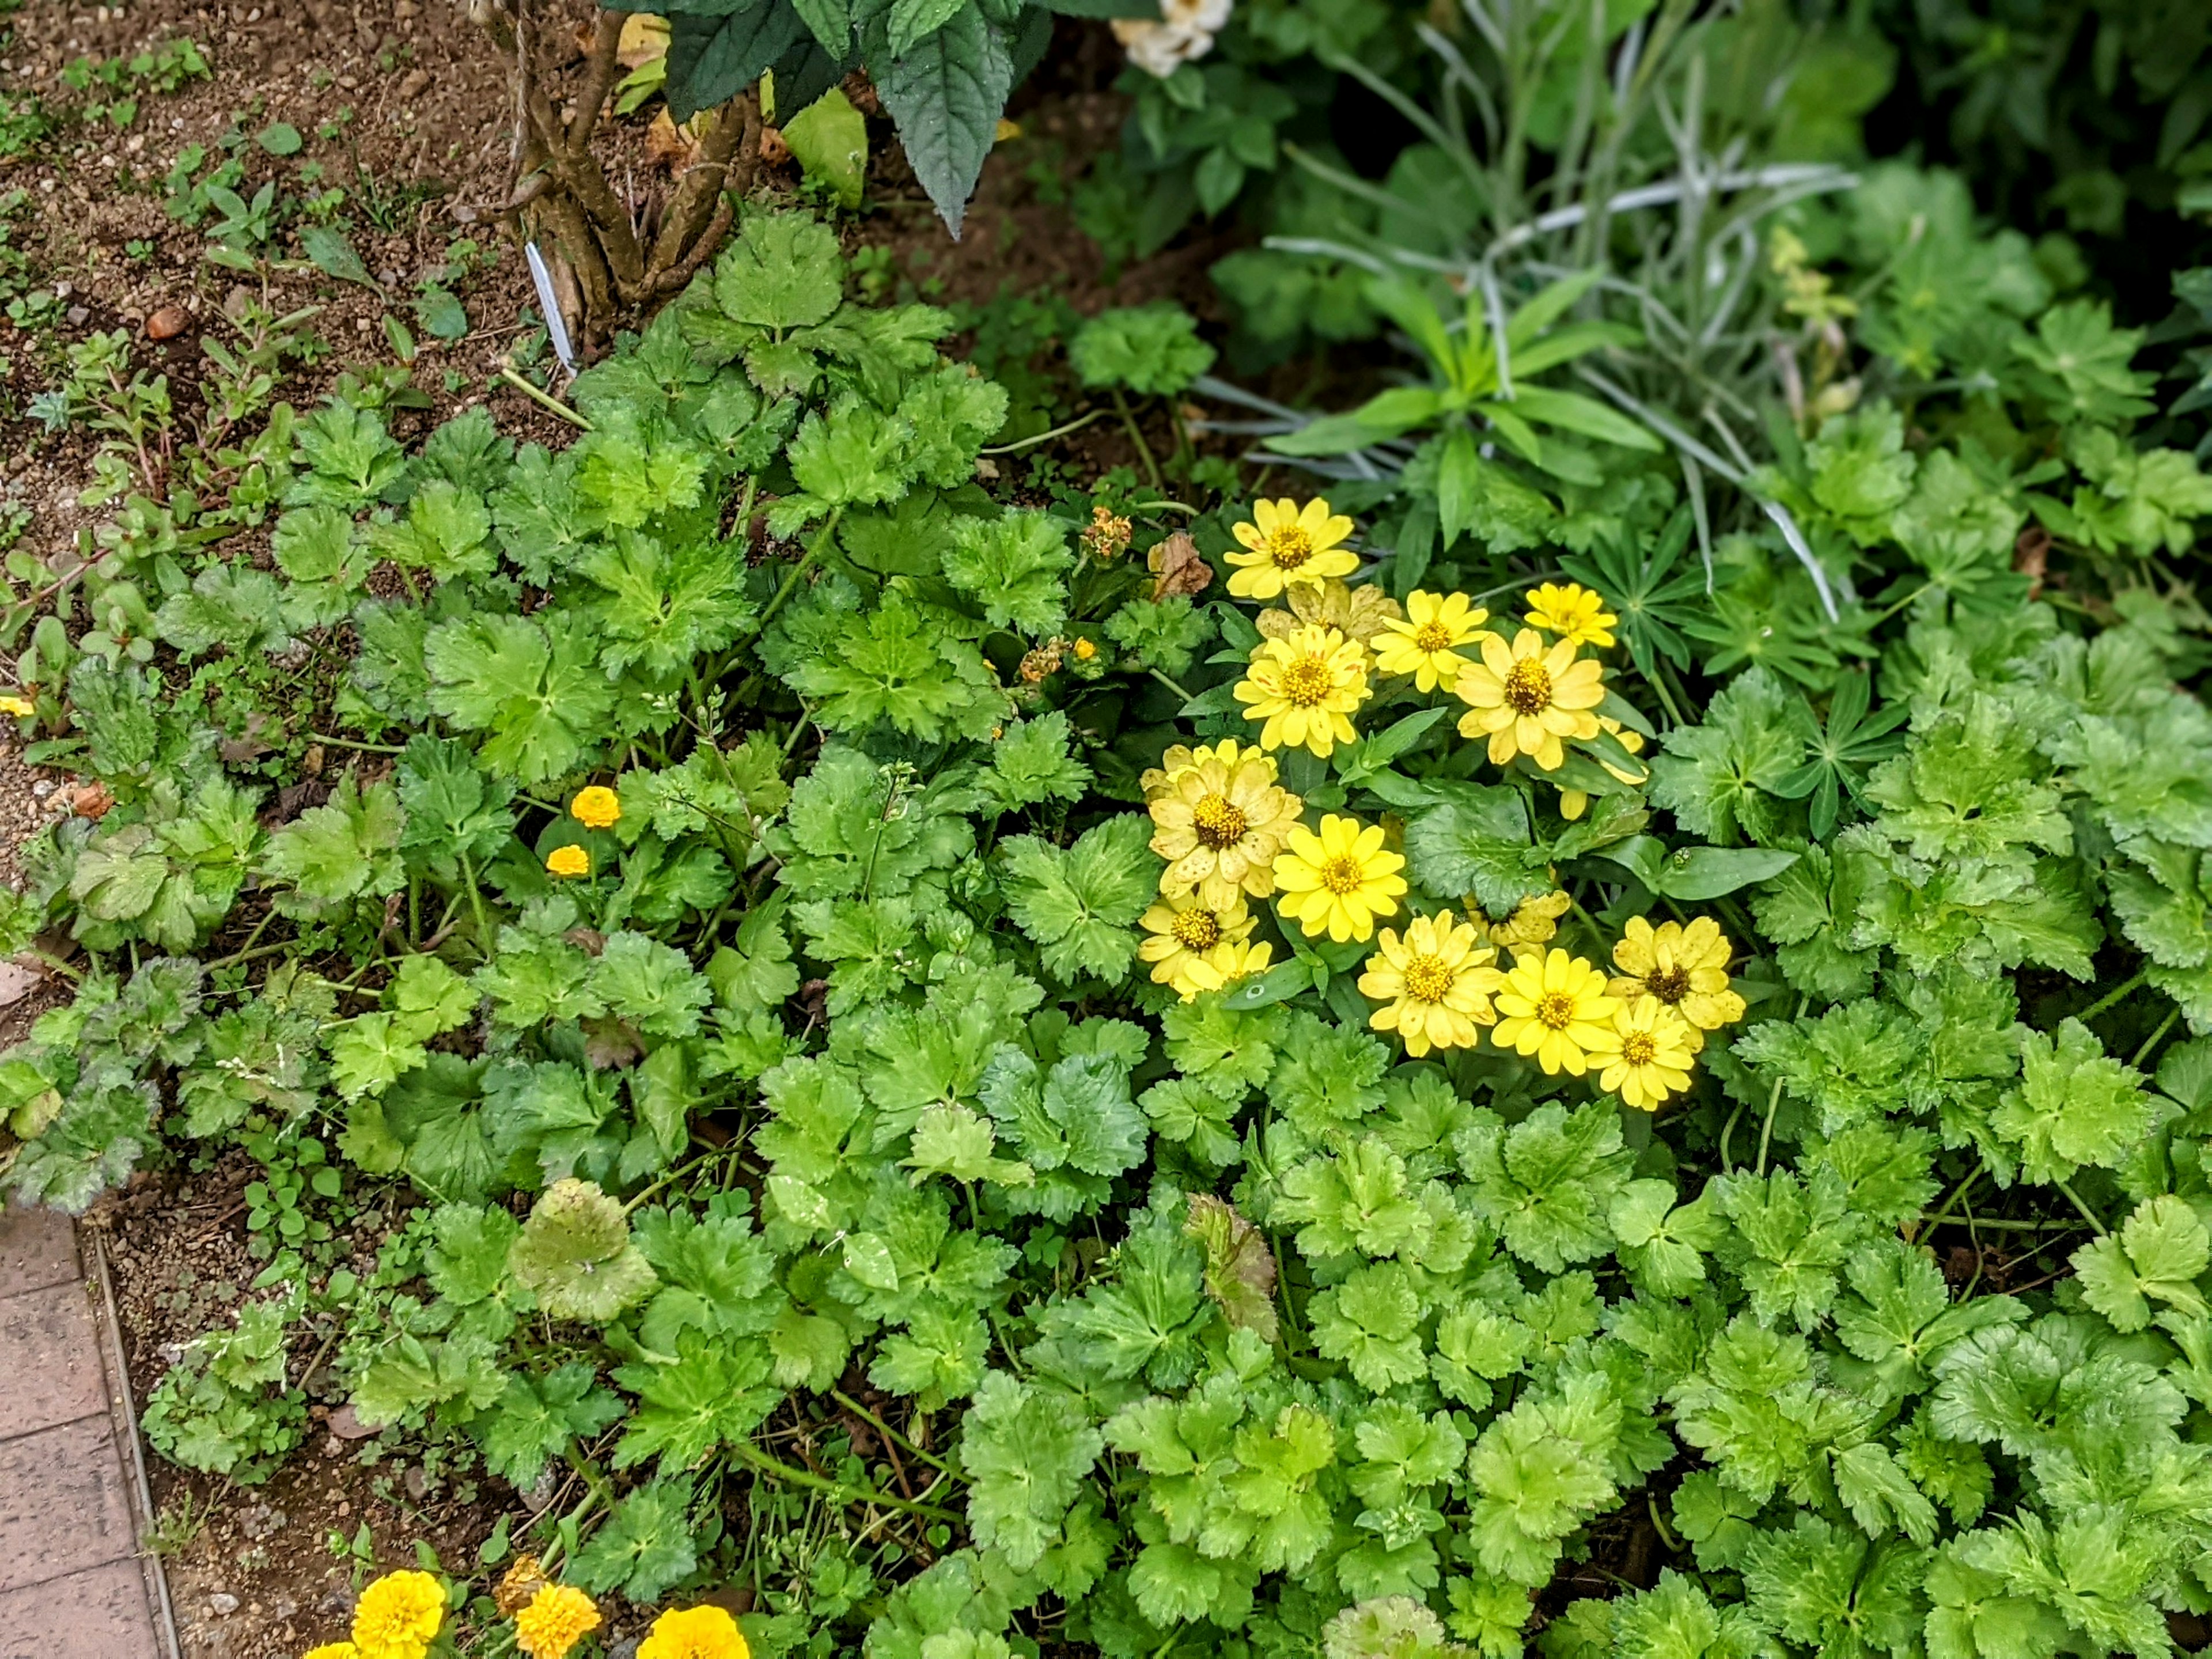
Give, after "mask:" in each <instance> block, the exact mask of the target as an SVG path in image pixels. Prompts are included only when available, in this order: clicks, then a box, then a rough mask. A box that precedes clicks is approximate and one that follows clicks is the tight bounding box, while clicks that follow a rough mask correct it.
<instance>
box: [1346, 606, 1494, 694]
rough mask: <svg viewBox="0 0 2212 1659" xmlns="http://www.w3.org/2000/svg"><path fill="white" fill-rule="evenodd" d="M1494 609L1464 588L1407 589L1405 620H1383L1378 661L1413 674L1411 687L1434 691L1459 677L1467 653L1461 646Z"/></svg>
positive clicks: (1394, 670)
mask: <svg viewBox="0 0 2212 1659" xmlns="http://www.w3.org/2000/svg"><path fill="white" fill-rule="evenodd" d="M1489 620H1490V613H1489V612H1488V611H1485V610H1484V609H1483V608H1482V607H1481V606H1480V605H1476V604H1474V602H1473V601H1472V600H1470V599H1468V597H1467V595H1466V594H1464V593H1425V592H1422V591H1421V590H1420V589H1419V588H1418V587H1417V588H1415V589H1414V590H1413V592H1410V593H1408V594H1407V595H1406V617H1405V620H1404V621H1403V622H1393V623H1384V624H1383V634H1382V635H1381V642H1380V643H1379V644H1377V645H1376V647H1375V665H1376V667H1377V668H1379V669H1380V670H1382V671H1383V672H1384V673H1385V674H1411V675H1412V676H1413V687H1414V689H1415V690H1419V691H1433V690H1436V689H1437V686H1439V685H1444V686H1449V685H1450V684H1451V683H1452V682H1453V681H1454V680H1455V679H1457V678H1459V671H1460V670H1461V669H1462V668H1464V667H1466V666H1467V659H1466V658H1465V657H1463V656H1462V655H1460V653H1459V651H1458V649H1457V647H1460V646H1462V645H1465V644H1467V643H1468V641H1471V640H1474V639H1478V638H1480V636H1481V634H1482V625H1483V623H1486V622H1488V621H1489Z"/></svg>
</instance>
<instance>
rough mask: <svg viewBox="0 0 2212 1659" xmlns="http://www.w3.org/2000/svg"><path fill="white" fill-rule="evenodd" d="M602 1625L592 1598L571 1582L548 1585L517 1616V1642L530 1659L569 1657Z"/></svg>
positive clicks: (515, 1617) (515, 1620)
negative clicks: (572, 1650) (578, 1644)
mask: <svg viewBox="0 0 2212 1659" xmlns="http://www.w3.org/2000/svg"><path fill="white" fill-rule="evenodd" d="M598 1628H599V1607H597V1606H596V1605H595V1604H594V1603H593V1601H592V1598H591V1597H590V1596H588V1595H585V1594H584V1592H583V1591H581V1590H580V1589H574V1588H573V1587H571V1586H569V1585H567V1584H548V1585H546V1586H545V1588H544V1589H541V1590H539V1591H538V1594H537V1595H533V1596H532V1597H531V1598H530V1605H529V1606H528V1607H525V1608H523V1610H522V1611H521V1612H520V1613H516V1614H515V1615H514V1645H515V1646H516V1647H518V1648H520V1649H521V1650H522V1651H523V1652H525V1653H526V1654H528V1655H529V1656H530V1659H566V1656H567V1654H568V1650H569V1649H570V1648H573V1647H574V1646H575V1645H576V1644H577V1643H579V1642H580V1641H582V1640H583V1639H584V1638H585V1637H586V1636H588V1635H590V1634H591V1633H592V1632H593V1631H595V1630H597V1629H598Z"/></svg>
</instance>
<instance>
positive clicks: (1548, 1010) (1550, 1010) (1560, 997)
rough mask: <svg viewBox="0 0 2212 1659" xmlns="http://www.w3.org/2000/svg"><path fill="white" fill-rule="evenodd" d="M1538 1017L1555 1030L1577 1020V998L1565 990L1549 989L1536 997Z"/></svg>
mask: <svg viewBox="0 0 2212 1659" xmlns="http://www.w3.org/2000/svg"><path fill="white" fill-rule="evenodd" d="M1536 1018H1537V1019H1538V1020H1539V1021H1541V1023H1542V1024H1546V1025H1548V1026H1550V1027H1551V1028H1552V1030H1555V1031H1564V1030H1566V1029H1567V1027H1568V1026H1570V1025H1571V1024H1574V1022H1575V1000H1574V999H1573V998H1572V997H1571V996H1569V995H1568V994H1566V993H1565V991H1547V992H1545V993H1544V994H1543V995H1541V996H1540V997H1538V998H1537V999H1536Z"/></svg>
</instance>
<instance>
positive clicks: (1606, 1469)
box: [1468, 1375, 1620, 1588]
mask: <svg viewBox="0 0 2212 1659" xmlns="http://www.w3.org/2000/svg"><path fill="white" fill-rule="evenodd" d="M1619 1437H1620V1402H1619V1401H1616V1400H1614V1399H1613V1398H1611V1397H1610V1395H1607V1391H1606V1389H1605V1383H1604V1380H1603V1379H1602V1378H1601V1377H1598V1376H1589V1375H1584V1376H1576V1377H1574V1378H1572V1379H1571V1380H1570V1381H1569V1382H1568V1383H1566V1385H1565V1387H1564V1388H1563V1389H1560V1390H1559V1392H1558V1393H1556V1394H1552V1395H1530V1396H1528V1397H1524V1398H1523V1399H1522V1400H1519V1401H1516V1402H1515V1403H1514V1406H1513V1408H1512V1410H1510V1411H1509V1412H1507V1413H1505V1414H1504V1416H1502V1417H1499V1418H1498V1419H1495V1420H1494V1421H1492V1423H1491V1425H1489V1426H1488V1427H1487V1428H1486V1429H1485V1430H1484V1431H1482V1435H1481V1437H1480V1439H1478V1440H1477V1441H1476V1442H1475V1444H1474V1450H1473V1451H1472V1452H1470V1453H1469V1454H1468V1479H1469V1480H1470V1481H1471V1482H1472V1484H1473V1486H1474V1491H1475V1499H1474V1504H1473V1505H1472V1507H1471V1510H1470V1511H1469V1516H1468V1519H1469V1524H1470V1529H1471V1535H1472V1540H1473V1542H1474V1549H1475V1558H1476V1559H1477V1560H1479V1561H1480V1563H1481V1565H1482V1566H1483V1568H1484V1570H1485V1571H1488V1572H1491V1573H1494V1574H1496V1575H1498V1577H1504V1578H1510V1579H1512V1580H1513V1581H1514V1582H1516V1583H1522V1584H1527V1585H1528V1586H1530V1587H1531V1588H1534V1587H1535V1586H1538V1585H1541V1583H1544V1581H1545V1580H1546V1579H1547V1577H1549V1576H1550V1573H1551V1571H1552V1565H1553V1562H1554V1561H1556V1560H1557V1559H1558V1558H1559V1541H1561V1540H1563V1539H1564V1538H1565V1536H1566V1535H1567V1534H1569V1533H1570V1532H1572V1531H1573V1530H1574V1529H1575V1528H1577V1527H1578V1526H1580V1525H1581V1524H1582V1522H1583V1519H1584V1518H1585V1517H1587V1516H1589V1515H1590V1514H1591V1513H1593V1512H1594V1511H1595V1510H1598V1509H1600V1508H1602V1507H1604V1506H1605V1505H1607V1504H1610V1503H1611V1502H1612V1501H1613V1497H1614V1492H1615V1488H1614V1485H1613V1476H1612V1473H1611V1452H1612V1449H1613V1443H1614V1442H1615V1441H1616V1440H1617V1439H1618V1438H1619Z"/></svg>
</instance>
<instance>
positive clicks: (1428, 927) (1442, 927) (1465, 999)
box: [1359, 910, 1505, 1060]
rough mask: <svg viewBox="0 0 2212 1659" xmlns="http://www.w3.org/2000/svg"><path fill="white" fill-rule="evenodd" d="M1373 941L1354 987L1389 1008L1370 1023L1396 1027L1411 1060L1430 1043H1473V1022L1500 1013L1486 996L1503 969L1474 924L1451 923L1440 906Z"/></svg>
mask: <svg viewBox="0 0 2212 1659" xmlns="http://www.w3.org/2000/svg"><path fill="white" fill-rule="evenodd" d="M1497 955H1498V952H1497V951H1495V950H1494V949H1492V947H1491V946H1490V945H1486V944H1484V943H1482V935H1481V933H1480V930H1478V929H1477V928H1476V927H1475V926H1474V923H1473V922H1469V921H1462V922H1456V923H1455V922H1454V921H1453V920H1452V913H1451V912H1450V911H1449V910H1439V911H1437V914H1436V915H1432V916H1416V917H1414V918H1413V921H1410V922H1409V923H1407V927H1406V937H1405V938H1404V939H1400V938H1399V937H1398V935H1397V934H1396V933H1395V932H1393V931H1392V930H1391V929H1389V928H1388V927H1385V928H1384V929H1383V931H1382V933H1381V934H1380V935H1378V936H1377V938H1376V952H1375V954H1374V955H1373V956H1371V957H1368V958H1367V971H1366V972H1364V973H1363V974H1362V975H1360V976H1359V992H1360V994H1361V995H1362V996H1367V997H1372V998H1373V999H1374V1000H1376V1001H1377V1002H1381V1003H1385V1004H1387V1005H1388V1006H1385V1007H1382V1008H1377V1009H1376V1011H1375V1012H1374V1013H1373V1014H1372V1015H1371V1016H1370V1017H1369V1019H1368V1022H1367V1023H1368V1024H1370V1025H1371V1026H1373V1027H1374V1028H1375V1029H1376V1030H1378V1031H1395V1032H1397V1034H1398V1035H1399V1036H1400V1037H1401V1038H1402V1039H1404V1041H1405V1044H1406V1052H1407V1054H1411V1055H1413V1058H1414V1059H1416V1060H1419V1058H1420V1057H1421V1056H1422V1055H1423V1054H1426V1053H1428V1052H1429V1050H1430V1049H1431V1048H1473V1047H1474V1045H1475V1042H1476V1041H1477V1034H1476V1031H1475V1027H1476V1026H1478V1025H1487V1024H1491V1023H1492V1021H1493V1020H1495V1019H1496V1018H1498V1016H1497V1014H1496V1013H1495V1012H1493V1011H1492V1008H1491V1006H1490V997H1491V994H1492V992H1494V991H1496V990H1497V989H1498V987H1501V986H1503V985H1504V983H1505V975H1504V974H1502V973H1500V972H1499V971H1498V969H1496V968H1494V967H1492V965H1491V964H1492V962H1493V960H1494V959H1495V958H1496V957H1497Z"/></svg>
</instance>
